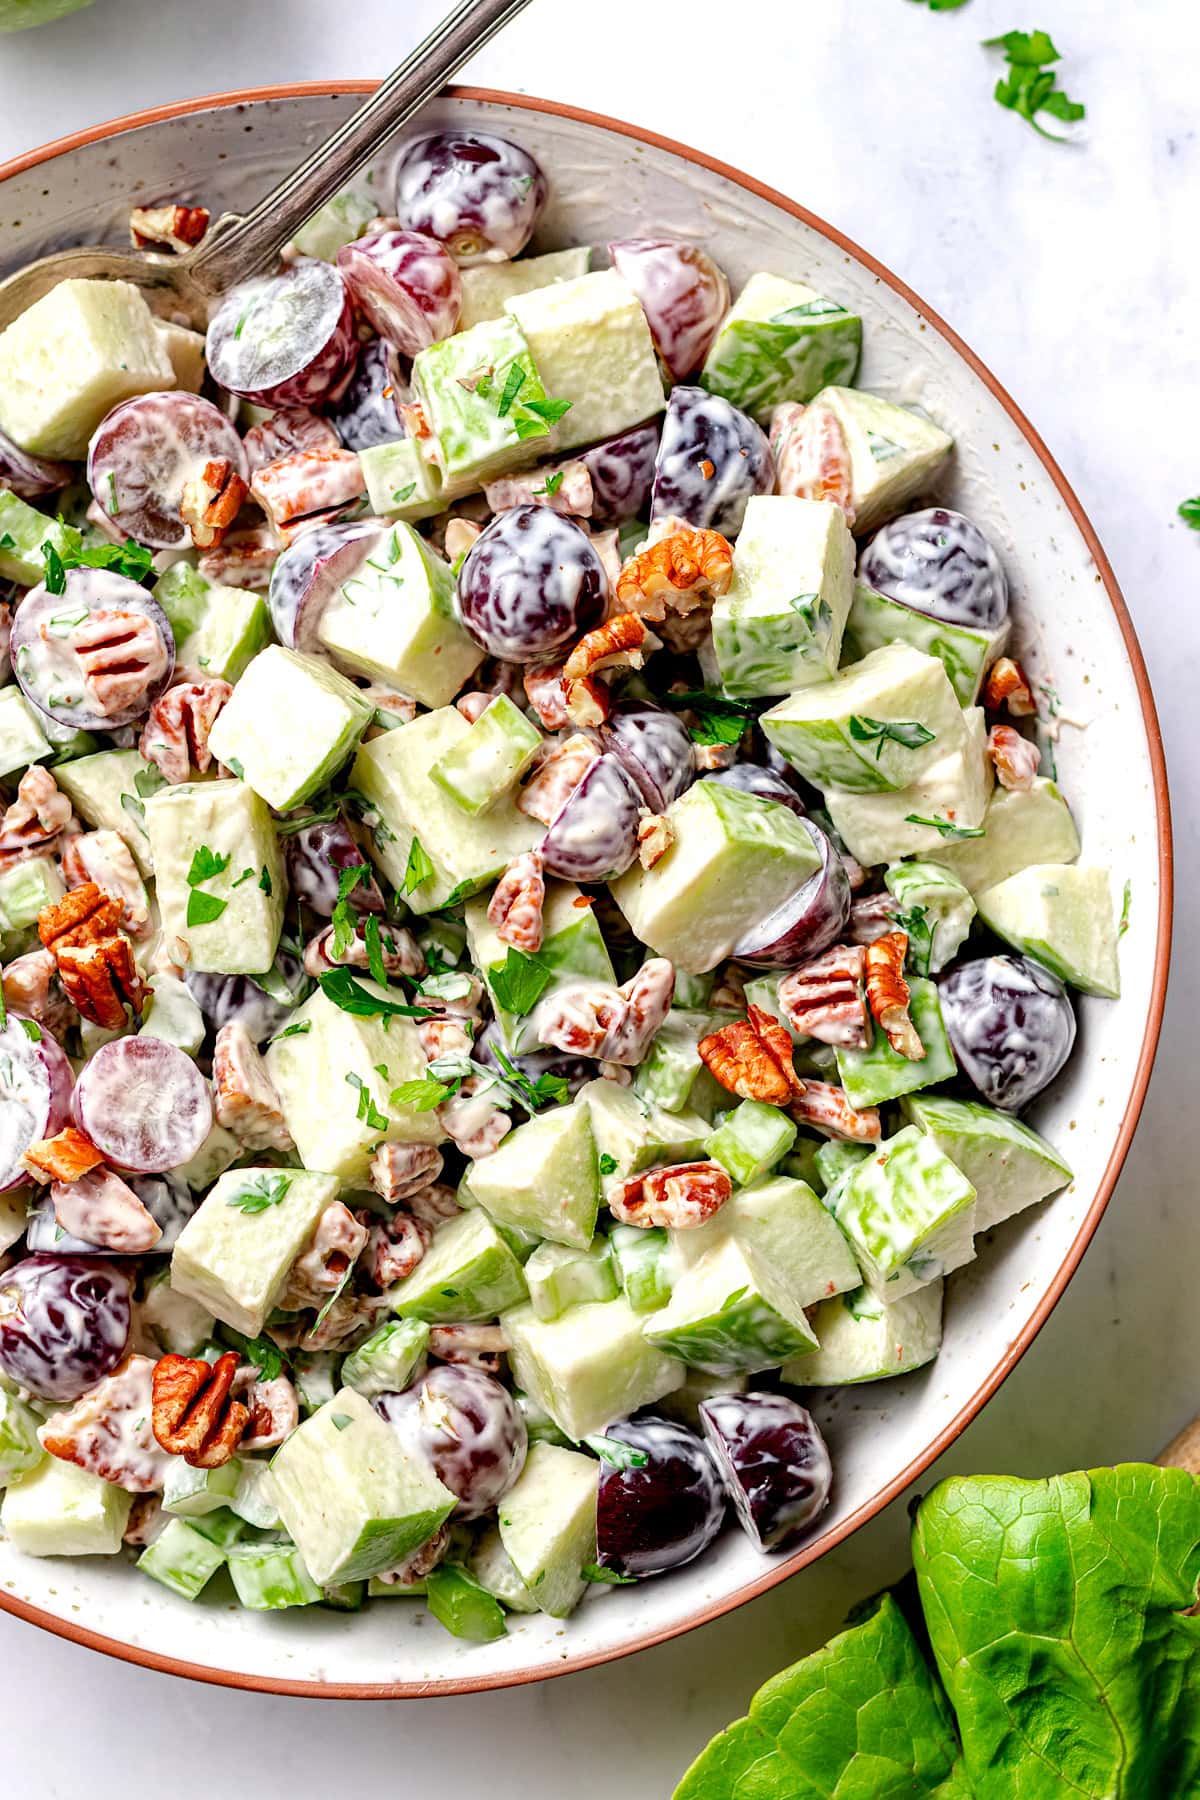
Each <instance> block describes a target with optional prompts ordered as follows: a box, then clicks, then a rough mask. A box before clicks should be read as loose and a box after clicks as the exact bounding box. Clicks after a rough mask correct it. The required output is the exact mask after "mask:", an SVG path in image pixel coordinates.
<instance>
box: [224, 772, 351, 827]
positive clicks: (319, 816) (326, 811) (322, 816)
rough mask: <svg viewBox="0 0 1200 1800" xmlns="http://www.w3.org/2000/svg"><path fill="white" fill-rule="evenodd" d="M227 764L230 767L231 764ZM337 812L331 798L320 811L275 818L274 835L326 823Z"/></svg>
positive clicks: (337, 808)
mask: <svg viewBox="0 0 1200 1800" xmlns="http://www.w3.org/2000/svg"><path fill="white" fill-rule="evenodd" d="M229 766H230V767H231V768H232V766H233V765H232V764H230V765H229ZM338 812H339V807H338V803H337V801H336V800H331V801H330V802H329V805H328V806H326V807H323V808H322V809H321V811H320V812H311V813H304V814H303V815H302V816H301V817H299V818H294V819H276V820H275V835H276V837H294V836H295V834H296V832H298V831H307V830H308V828H309V826H310V825H328V824H330V823H332V821H333V820H334V819H336V818H337V816H338Z"/></svg>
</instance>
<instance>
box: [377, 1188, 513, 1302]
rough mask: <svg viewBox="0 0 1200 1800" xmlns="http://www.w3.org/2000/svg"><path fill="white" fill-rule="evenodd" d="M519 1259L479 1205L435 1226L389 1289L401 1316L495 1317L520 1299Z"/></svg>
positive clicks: (391, 1298) (389, 1294) (390, 1300)
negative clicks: (401, 1277)
mask: <svg viewBox="0 0 1200 1800" xmlns="http://www.w3.org/2000/svg"><path fill="white" fill-rule="evenodd" d="M528 1291H529V1290H528V1288H527V1287H526V1284H525V1275H524V1272H523V1270H522V1268H521V1265H520V1263H519V1262H518V1261H517V1259H516V1257H515V1256H514V1255H513V1253H512V1251H511V1250H510V1249H509V1247H508V1245H507V1244H506V1243H505V1241H504V1239H503V1238H502V1237H501V1235H500V1233H499V1231H498V1230H497V1229H496V1226H495V1225H494V1224H493V1223H492V1221H491V1219H490V1218H489V1217H488V1215H487V1213H486V1212H484V1210H483V1208H482V1207H474V1208H472V1209H471V1210H470V1211H469V1212H464V1213H462V1214H461V1215H460V1216H459V1217H458V1218H457V1219H449V1220H447V1222H446V1224H444V1225H439V1226H438V1228H437V1231H436V1232H435V1233H434V1237H433V1242H432V1244H431V1245H430V1246H429V1249H428V1250H427V1251H426V1252H425V1255H424V1256H423V1257H422V1258H421V1261H420V1262H419V1263H418V1264H417V1267H416V1268H415V1269H414V1270H413V1272H412V1274H411V1275H409V1276H407V1277H406V1278H405V1279H404V1280H403V1281H401V1282H398V1283H397V1284H396V1286H395V1287H393V1288H390V1289H389V1290H388V1300H389V1302H390V1304H391V1308H392V1311H393V1312H394V1313H396V1314H398V1315H399V1317H400V1318H405V1319H407V1318H416V1319H425V1320H427V1321H428V1323H429V1324H431V1325H439V1324H459V1323H461V1322H462V1321H464V1320H468V1321H470V1320H479V1319H494V1318H495V1316H496V1314H497V1313H498V1312H502V1311H503V1310H504V1308H505V1307H506V1306H516V1305H518V1304H519V1303H520V1302H521V1301H522V1300H524V1299H525V1297H526V1295H527V1293H528Z"/></svg>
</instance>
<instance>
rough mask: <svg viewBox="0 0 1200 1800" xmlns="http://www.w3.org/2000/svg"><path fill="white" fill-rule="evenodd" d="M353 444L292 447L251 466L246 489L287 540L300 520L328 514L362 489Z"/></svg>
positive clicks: (304, 521) (307, 522)
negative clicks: (345, 446)
mask: <svg viewBox="0 0 1200 1800" xmlns="http://www.w3.org/2000/svg"><path fill="white" fill-rule="evenodd" d="M366 488H367V484H366V480H365V478H364V476H363V472H362V464H361V463H360V462H359V460H358V457H357V456H356V455H355V454H354V452H353V450H343V449H341V448H340V447H339V448H338V449H336V450H294V451H293V452H292V454H291V455H290V456H281V457H279V458H278V459H277V461H275V462H270V463H267V464H266V465H265V466H264V467H263V468H261V469H256V470H255V472H254V475H253V477H252V479H251V482H250V493H251V495H252V497H253V498H254V499H255V500H257V502H258V504H259V505H260V506H261V507H262V509H263V511H264V512H265V513H266V515H267V517H268V519H269V520H270V521H271V524H272V525H273V526H274V528H275V530H276V531H277V532H278V534H279V536H280V537H281V538H282V539H283V541H284V543H288V542H289V541H290V540H291V538H293V537H295V535H296V532H297V530H298V529H299V528H300V527H301V526H302V525H310V524H312V523H313V522H314V521H315V520H318V519H320V520H325V519H332V518H333V517H334V516H335V515H336V514H338V513H340V512H341V511H342V510H343V509H344V508H345V507H347V506H349V505H350V504H351V502H352V501H354V500H357V499H358V498H359V496H360V495H361V494H364V493H365V492H366Z"/></svg>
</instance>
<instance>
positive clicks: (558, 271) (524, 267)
mask: <svg viewBox="0 0 1200 1800" xmlns="http://www.w3.org/2000/svg"><path fill="white" fill-rule="evenodd" d="M591 254H592V253H591V251H590V250H589V249H588V247H587V245H586V244H573V245H572V246H571V247H570V249H567V250H551V251H549V252H548V253H547V254H546V255H545V256H523V257H522V258H521V260H520V261H519V262H493V263H476V264H474V265H473V266H472V267H471V268H467V269H463V270H462V271H461V273H462V313H461V314H460V316H459V321H458V329H459V330H460V331H469V330H470V328H471V326H472V325H481V324H482V323H483V321H484V320H485V319H501V318H503V317H504V309H505V307H506V305H507V304H508V302H509V301H510V300H513V299H515V298H516V296H517V295H518V294H529V293H532V292H533V290H534V288H545V287H550V286H551V285H552V284H553V283H554V282H556V281H574V280H575V279H576V277H577V276H579V275H586V274H587V272H588V263H589V262H590V260H591Z"/></svg>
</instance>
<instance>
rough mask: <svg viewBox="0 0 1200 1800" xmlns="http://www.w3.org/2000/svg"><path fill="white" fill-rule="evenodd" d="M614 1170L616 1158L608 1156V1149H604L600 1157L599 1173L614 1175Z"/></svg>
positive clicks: (615, 1169) (615, 1168) (615, 1170)
mask: <svg viewBox="0 0 1200 1800" xmlns="http://www.w3.org/2000/svg"><path fill="white" fill-rule="evenodd" d="M616 1172H617V1159H616V1157H615V1156H610V1155H609V1154H608V1151H607V1150H605V1151H604V1153H603V1155H602V1156H601V1158H600V1173H601V1174H602V1175H615V1174H616Z"/></svg>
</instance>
